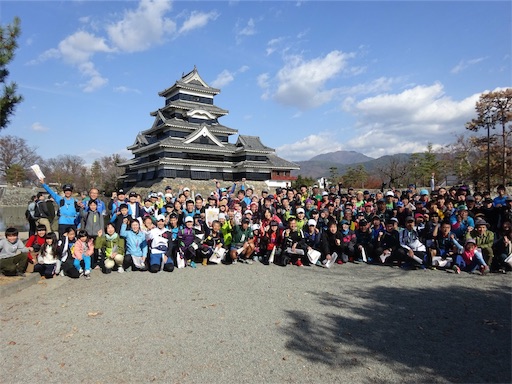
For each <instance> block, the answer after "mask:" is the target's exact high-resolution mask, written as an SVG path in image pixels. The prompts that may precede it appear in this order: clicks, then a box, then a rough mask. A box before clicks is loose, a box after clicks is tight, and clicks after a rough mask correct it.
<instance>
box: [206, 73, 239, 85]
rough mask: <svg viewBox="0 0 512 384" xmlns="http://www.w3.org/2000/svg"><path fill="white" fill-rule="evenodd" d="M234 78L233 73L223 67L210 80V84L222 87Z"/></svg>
mask: <svg viewBox="0 0 512 384" xmlns="http://www.w3.org/2000/svg"><path fill="white" fill-rule="evenodd" d="M234 79H235V77H234V76H233V74H232V73H231V72H229V71H228V70H227V69H225V70H223V71H222V72H221V73H219V74H218V75H217V78H216V79H215V80H213V81H212V83H211V85H212V87H214V88H222V87H224V86H226V85H228V84H229V83H231V82H232V81H233V80H234Z"/></svg>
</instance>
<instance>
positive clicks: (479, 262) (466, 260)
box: [452, 239, 489, 275]
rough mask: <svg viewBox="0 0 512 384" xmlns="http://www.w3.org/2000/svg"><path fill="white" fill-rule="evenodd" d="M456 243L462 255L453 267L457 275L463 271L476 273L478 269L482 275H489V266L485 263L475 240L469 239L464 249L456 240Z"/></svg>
mask: <svg viewBox="0 0 512 384" xmlns="http://www.w3.org/2000/svg"><path fill="white" fill-rule="evenodd" d="M454 243H455V246H456V247H457V249H458V251H459V253H460V255H457V257H456V259H455V264H454V266H453V267H452V269H453V270H454V271H455V273H460V271H461V270H462V271H466V272H469V273H474V272H475V271H476V270H477V269H480V273H481V274H482V275H485V274H487V273H489V266H488V265H487V264H486V262H485V261H484V257H483V255H482V252H480V250H478V249H477V247H476V240H475V239H467V240H466V242H465V243H464V247H463V246H462V245H460V244H459V243H458V242H457V240H455V239H454Z"/></svg>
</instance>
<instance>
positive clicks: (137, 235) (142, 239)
mask: <svg viewBox="0 0 512 384" xmlns="http://www.w3.org/2000/svg"><path fill="white" fill-rule="evenodd" d="M126 226H127V224H126V222H125V223H123V225H122V226H121V232H120V235H121V236H122V237H124V238H125V244H126V255H127V256H128V255H129V256H130V257H131V263H132V270H133V271H136V270H139V271H141V272H144V271H147V268H146V257H147V254H148V243H147V241H146V235H145V234H144V232H142V231H141V230H140V223H139V222H138V221H137V220H133V221H132V222H131V223H130V230H127V229H126Z"/></svg>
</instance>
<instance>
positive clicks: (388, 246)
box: [375, 219, 400, 265]
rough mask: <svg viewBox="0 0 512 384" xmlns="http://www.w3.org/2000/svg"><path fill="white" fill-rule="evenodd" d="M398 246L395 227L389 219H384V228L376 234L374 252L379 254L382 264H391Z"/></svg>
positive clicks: (397, 233)
mask: <svg viewBox="0 0 512 384" xmlns="http://www.w3.org/2000/svg"><path fill="white" fill-rule="evenodd" d="M399 247H400V233H399V232H398V231H397V230H396V229H395V224H394V222H393V221H392V220H391V219H388V220H386V222H385V226H384V230H382V231H380V232H379V233H378V235H377V241H376V249H375V254H376V255H379V259H380V262H381V263H382V264H391V265H392V264H393V261H394V260H395V259H396V257H397V256H396V252H397V250H398V248H399Z"/></svg>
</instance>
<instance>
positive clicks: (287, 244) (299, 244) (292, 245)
mask: <svg viewBox="0 0 512 384" xmlns="http://www.w3.org/2000/svg"><path fill="white" fill-rule="evenodd" d="M281 258H282V263H281V265H282V266H286V264H288V262H287V261H288V260H290V262H291V263H292V264H294V265H296V266H297V267H302V266H303V265H304V264H306V265H309V259H308V257H307V255H306V243H305V241H304V234H303V233H302V230H300V229H299V228H298V227H297V219H296V218H295V217H293V216H292V217H290V218H289V219H288V228H287V229H286V230H285V231H284V234H283V253H282V254H281Z"/></svg>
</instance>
